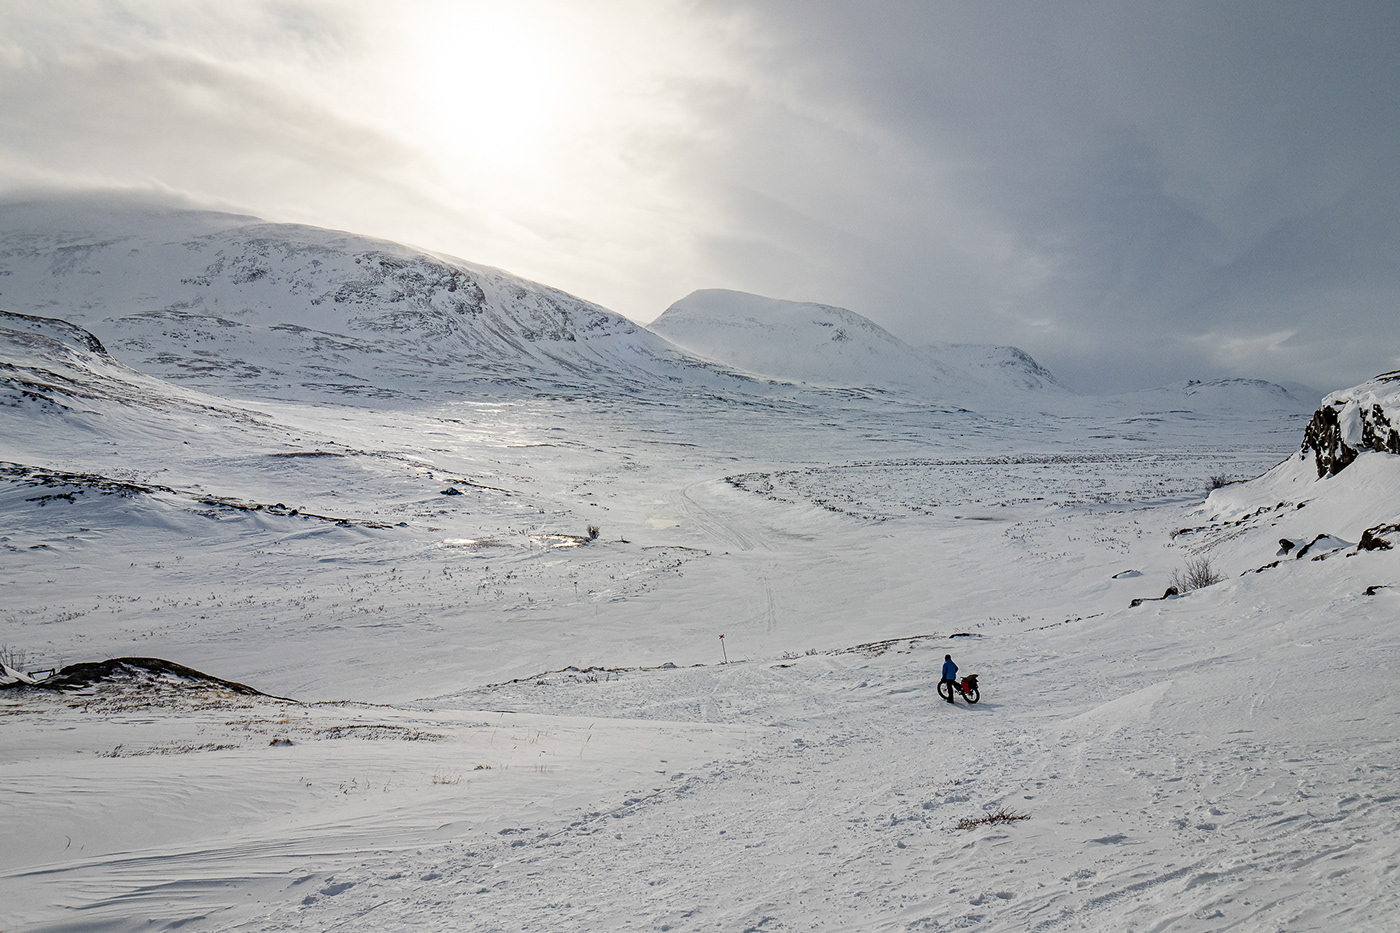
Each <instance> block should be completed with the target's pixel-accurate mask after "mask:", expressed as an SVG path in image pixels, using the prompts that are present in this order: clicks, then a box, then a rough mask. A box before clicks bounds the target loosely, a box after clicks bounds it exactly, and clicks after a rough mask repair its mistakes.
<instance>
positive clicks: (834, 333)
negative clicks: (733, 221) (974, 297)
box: [649, 289, 1060, 410]
mask: <svg viewBox="0 0 1400 933" xmlns="http://www.w3.org/2000/svg"><path fill="white" fill-rule="evenodd" d="M649 326H650V328H651V330H653V331H655V332H656V333H658V334H660V335H662V336H663V337H665V338H666V339H668V340H670V341H672V342H674V343H676V344H678V345H679V346H682V347H684V348H686V349H687V350H690V351H691V352H693V353H696V354H699V355H700V356H703V357H705V358H706V359H710V360H714V361H716V362H718V363H722V364H724V365H726V366H732V367H734V368H736V369H740V370H743V371H745V372H751V373H757V374H761V375H764V376H769V377H772V378H775V379H781V380H786V381H792V382H804V383H808V384H811V385H819V386H844V387H854V388H861V387H869V388H875V389H879V390H884V391H889V392H895V393H901V394H907V395H914V396H917V397H922V398H932V399H938V400H953V401H956V402H958V403H960V404H966V405H969V406H970V407H972V408H975V409H978V410H981V409H984V408H1000V407H1003V406H1004V405H1005V404H1006V401H1007V400H1006V399H1005V396H1007V395H1008V394H1010V395H1016V394H1020V393H1025V392H1028V391H1039V390H1054V391H1059V390H1060V386H1059V384H1058V383H1057V382H1056V381H1055V379H1054V377H1053V376H1052V375H1051V374H1050V373H1049V371H1048V370H1046V369H1044V368H1043V367H1041V366H1040V365H1039V364H1037V363H1036V362H1035V361H1034V360H1033V359H1031V358H1030V356H1029V355H1027V354H1026V353H1025V352H1024V351H1022V350H1019V349H1017V348H1015V347H995V346H983V345H975V344H972V345H963V344H938V345H931V346H927V347H922V348H917V349H916V348H914V347H912V346H910V345H908V344H906V343H905V342H904V341H902V340H900V339H899V338H898V337H895V336H894V335H893V334H891V333H890V332H889V331H887V330H885V329H884V328H882V327H880V326H879V325H878V324H876V323H875V322H874V321H871V320H870V319H868V318H866V317H863V316H862V315H859V314H857V313H855V312H854V311H849V310H847V309H845V308H838V307H834V306H832V305H824V304H815V303H812V302H799V301H782V300H779V299H774V298H764V297H762V296H760V295H751V294H748V293H746V292H736V291H729V290H725V289H702V290H700V291H697V292H693V293H691V294H690V295H687V296H686V297H685V298H682V299H681V300H680V301H678V302H676V303H675V304H673V305H671V307H669V308H667V309H666V311H665V312H664V313H662V314H661V316H660V317H658V318H657V319H656V320H655V321H652V323H651V324H650V325H649Z"/></svg>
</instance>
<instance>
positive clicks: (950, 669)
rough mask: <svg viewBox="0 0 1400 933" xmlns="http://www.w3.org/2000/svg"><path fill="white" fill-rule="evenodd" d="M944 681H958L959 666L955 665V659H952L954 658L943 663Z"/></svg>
mask: <svg viewBox="0 0 1400 933" xmlns="http://www.w3.org/2000/svg"><path fill="white" fill-rule="evenodd" d="M943 679H944V680H957V679H958V666H957V665H956V664H954V663H953V659H952V658H949V659H948V660H946V661H944V662H943Z"/></svg>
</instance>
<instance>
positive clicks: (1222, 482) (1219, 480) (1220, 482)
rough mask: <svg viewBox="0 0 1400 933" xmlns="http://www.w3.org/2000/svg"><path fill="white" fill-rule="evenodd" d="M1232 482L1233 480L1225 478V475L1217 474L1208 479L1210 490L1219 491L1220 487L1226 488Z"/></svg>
mask: <svg viewBox="0 0 1400 933" xmlns="http://www.w3.org/2000/svg"><path fill="white" fill-rule="evenodd" d="M1233 482H1234V480H1232V479H1230V477H1228V476H1226V475H1225V474H1223V473H1217V474H1216V475H1215V476H1212V477H1211V478H1210V488H1211V489H1219V488H1220V487H1221V486H1228V485H1230V484H1231V483H1233Z"/></svg>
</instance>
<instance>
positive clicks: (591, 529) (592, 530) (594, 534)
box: [588, 525, 603, 541]
mask: <svg viewBox="0 0 1400 933" xmlns="http://www.w3.org/2000/svg"><path fill="white" fill-rule="evenodd" d="M602 533H603V529H601V528H599V527H598V526H597V525H589V526H588V540H589V541H597V540H598V535H600V534H602Z"/></svg>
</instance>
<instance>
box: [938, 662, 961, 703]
mask: <svg viewBox="0 0 1400 933" xmlns="http://www.w3.org/2000/svg"><path fill="white" fill-rule="evenodd" d="M957 680H958V666H957V665H956V664H954V663H953V656H952V655H951V654H945V655H944V656H943V680H942V682H941V683H940V686H941V685H942V684H947V685H948V702H949V703H951V702H953V691H954V690H956V689H957V688H958V684H957Z"/></svg>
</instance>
